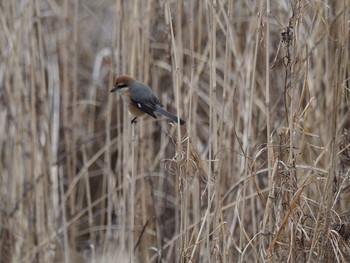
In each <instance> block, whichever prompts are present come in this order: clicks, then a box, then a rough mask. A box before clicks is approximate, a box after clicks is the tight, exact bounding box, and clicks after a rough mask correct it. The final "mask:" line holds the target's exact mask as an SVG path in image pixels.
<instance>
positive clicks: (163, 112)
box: [156, 105, 186, 125]
mask: <svg viewBox="0 0 350 263" xmlns="http://www.w3.org/2000/svg"><path fill="white" fill-rule="evenodd" d="M156 111H157V112H159V113H160V114H163V115H164V116H165V117H168V118H169V119H171V120H173V121H175V122H176V123H178V122H177V121H178V119H177V117H176V116H175V115H173V114H171V113H170V112H167V111H166V110H163V109H162V108H161V107H160V106H158V105H157V109H156ZM179 120H180V125H184V124H185V123H186V122H185V121H184V120H181V119H179Z"/></svg>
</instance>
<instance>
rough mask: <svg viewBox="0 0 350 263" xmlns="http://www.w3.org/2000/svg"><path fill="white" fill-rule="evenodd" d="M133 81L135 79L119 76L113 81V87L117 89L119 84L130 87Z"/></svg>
mask: <svg viewBox="0 0 350 263" xmlns="http://www.w3.org/2000/svg"><path fill="white" fill-rule="evenodd" d="M134 81H135V79H133V78H132V77H130V76H129V75H120V76H119V77H117V78H116V79H115V81H114V87H117V86H118V85H120V84H126V85H130V84H131V83H133V82H134Z"/></svg>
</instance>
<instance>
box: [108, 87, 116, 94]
mask: <svg viewBox="0 0 350 263" xmlns="http://www.w3.org/2000/svg"><path fill="white" fill-rule="evenodd" d="M116 91H117V87H113V88H112V89H111V90H110V91H109V93H112V92H116Z"/></svg>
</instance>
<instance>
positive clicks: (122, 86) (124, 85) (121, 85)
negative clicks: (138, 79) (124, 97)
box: [117, 83, 128, 89]
mask: <svg viewBox="0 0 350 263" xmlns="http://www.w3.org/2000/svg"><path fill="white" fill-rule="evenodd" d="M127 86H128V85H126V84H124V83H122V84H119V85H117V88H118V89H122V88H126V87H127Z"/></svg>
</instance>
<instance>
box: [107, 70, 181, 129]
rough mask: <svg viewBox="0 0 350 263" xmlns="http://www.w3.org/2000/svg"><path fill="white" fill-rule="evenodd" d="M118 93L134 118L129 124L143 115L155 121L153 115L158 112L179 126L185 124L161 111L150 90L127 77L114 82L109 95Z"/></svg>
mask: <svg viewBox="0 0 350 263" xmlns="http://www.w3.org/2000/svg"><path fill="white" fill-rule="evenodd" d="M116 91H118V93H119V94H121V95H122V98H123V100H124V104H126V105H127V107H128V109H129V111H130V112H131V114H132V115H134V116H135V118H133V119H132V120H131V123H132V124H134V123H136V119H137V118H138V117H140V116H142V115H144V114H145V113H146V114H148V115H150V116H152V117H153V118H155V119H157V116H156V115H155V114H154V113H155V112H158V113H160V114H162V115H164V116H165V117H167V118H169V119H171V120H173V121H174V122H176V123H179V122H180V125H184V124H185V123H186V122H185V121H184V120H182V119H180V118H178V117H176V116H175V115H173V114H172V113H170V112H168V111H166V110H164V109H163V107H164V106H163V104H162V103H160V101H159V99H158V98H157V97H156V95H154V93H153V91H152V89H151V88H150V87H149V86H148V85H146V84H145V83H142V82H140V81H137V80H136V79H134V78H132V77H130V76H129V75H121V76H119V77H117V78H116V79H115V81H114V86H113V88H112V89H111V90H110V93H113V92H116Z"/></svg>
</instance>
